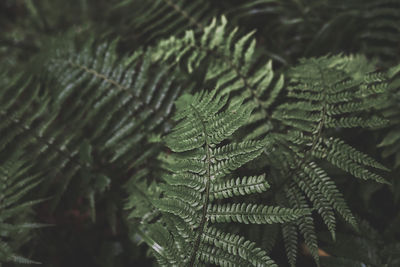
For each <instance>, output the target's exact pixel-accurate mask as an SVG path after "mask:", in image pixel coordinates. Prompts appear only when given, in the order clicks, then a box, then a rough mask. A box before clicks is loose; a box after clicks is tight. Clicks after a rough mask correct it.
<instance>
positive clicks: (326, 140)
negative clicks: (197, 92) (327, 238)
mask: <svg viewBox="0 0 400 267" xmlns="http://www.w3.org/2000/svg"><path fill="white" fill-rule="evenodd" d="M360 66H361V67H360ZM289 77H290V84H289V87H288V98H287V100H286V103H283V104H282V105H280V106H278V107H277V108H276V109H275V111H274V112H273V114H272V119H274V120H277V121H279V123H281V124H283V125H285V130H286V133H285V134H280V133H277V134H273V136H274V138H275V140H276V146H277V147H276V149H275V150H274V151H275V152H273V153H271V155H272V157H271V158H270V161H271V164H273V165H275V166H281V167H282V171H281V174H280V175H279V176H278V177H276V180H277V183H279V184H281V185H282V186H283V187H284V188H286V189H285V192H286V196H287V198H288V199H291V201H290V203H291V205H294V206H293V207H296V208H300V207H303V206H304V207H308V206H309V204H308V202H307V201H306V199H305V198H304V197H305V196H306V197H307V199H308V200H309V201H310V203H311V205H312V207H313V208H315V209H316V211H317V212H318V213H319V214H320V216H321V217H322V219H323V221H324V223H325V225H326V226H327V227H328V229H329V231H330V232H331V234H332V238H333V239H335V231H336V219H335V214H334V212H337V213H338V214H340V215H341V216H342V217H343V218H344V219H345V220H346V221H347V222H349V223H350V224H352V225H353V226H354V227H356V222H355V220H354V217H353V215H352V213H351V212H350V210H349V208H348V207H347V204H346V203H345V201H344V198H343V195H342V194H341V193H340V192H339V190H338V189H337V187H336V185H335V183H334V182H333V180H332V179H331V178H330V177H329V175H328V173H327V172H326V171H325V170H324V169H323V168H321V167H320V166H319V164H318V163H317V162H318V161H322V160H323V161H327V162H329V163H330V164H332V165H334V166H336V167H338V168H340V169H342V170H344V171H346V172H349V173H350V174H352V175H353V176H355V177H357V178H360V179H364V180H368V179H370V180H375V181H377V182H381V183H386V181H385V180H384V179H383V178H382V177H381V176H380V174H379V170H383V171H387V170H388V169H387V168H386V167H385V166H383V165H382V164H380V163H378V162H377V161H375V160H374V159H372V158H371V157H369V156H367V155H366V154H364V153H362V152H360V151H358V150H357V149H355V148H353V147H351V146H350V145H348V144H346V143H345V142H344V141H343V140H340V139H339V138H336V137H335V138H334V137H329V135H327V134H326V133H325V132H326V131H329V129H335V130H336V131H340V130H341V129H343V128H354V127H369V128H376V127H382V126H384V125H385V124H386V123H387V121H386V120H385V119H383V118H381V117H377V116H366V114H368V113H369V112H371V111H372V110H373V109H374V108H376V109H378V108H380V105H381V104H382V103H383V101H384V100H385V95H384V92H385V90H386V88H387V82H386V80H387V79H386V76H385V75H384V74H381V73H375V72H372V70H371V67H370V66H368V64H366V60H365V58H362V57H343V56H334V57H322V58H312V59H308V60H303V61H301V63H300V64H299V65H298V66H296V67H294V68H292V70H291V71H290V72H289ZM282 178H283V181H282ZM290 180H292V181H293V182H291V183H288V181H290ZM293 187H295V188H293ZM303 198H304V199H303ZM302 199H303V200H302ZM300 203H302V204H300ZM312 220H313V219H312V217H309V218H307V219H303V221H299V222H298V226H299V230H300V232H302V233H303V236H304V238H305V241H306V243H307V242H308V243H309V244H307V245H308V247H309V248H310V250H311V254H312V255H313V256H314V258H315V259H316V260H317V258H318V253H317V249H318V247H317V243H316V242H317V241H316V240H317V239H316V235H315V232H314V231H315V230H314V226H313V223H312ZM283 230H284V235H285V236H286V239H287V242H289V243H288V244H287V249H288V256H289V259H290V262H291V264H292V265H294V259H295V257H294V256H293V255H294V251H295V250H294V247H293V245H292V243H293V241H292V238H289V237H288V236H287V234H286V233H287V231H288V227H285V228H283Z"/></svg>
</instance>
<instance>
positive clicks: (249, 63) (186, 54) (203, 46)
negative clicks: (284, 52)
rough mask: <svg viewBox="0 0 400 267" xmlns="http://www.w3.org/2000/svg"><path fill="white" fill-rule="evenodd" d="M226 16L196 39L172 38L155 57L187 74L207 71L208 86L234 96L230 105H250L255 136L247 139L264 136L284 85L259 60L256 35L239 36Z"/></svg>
mask: <svg viewBox="0 0 400 267" xmlns="http://www.w3.org/2000/svg"><path fill="white" fill-rule="evenodd" d="M227 23H228V21H227V20H226V18H225V17H224V16H222V17H221V19H220V20H216V19H214V20H213V21H212V22H211V24H209V25H208V26H207V27H206V28H205V30H204V33H203V34H202V35H201V36H199V37H197V36H195V33H194V32H193V31H187V32H186V34H185V36H184V37H183V38H180V39H178V38H175V37H172V38H170V39H168V40H165V41H162V42H160V44H159V46H158V47H157V49H156V50H155V51H154V54H153V57H154V58H155V59H157V60H164V61H167V62H171V63H178V64H179V65H180V66H181V67H182V68H183V69H185V70H186V71H187V72H189V73H192V72H194V70H199V69H200V70H201V69H203V68H204V69H205V73H204V81H203V83H205V84H215V87H216V89H217V90H218V91H220V92H221V94H234V96H233V97H232V98H233V99H232V100H230V105H232V106H235V105H237V104H240V103H241V101H245V102H251V103H252V104H253V105H254V107H255V109H254V111H253V113H252V114H251V116H252V119H251V120H249V122H251V123H252V127H253V130H252V132H253V133H252V134H251V135H250V136H248V137H247V138H248V139H252V138H257V137H260V136H263V135H265V134H266V133H267V132H268V131H269V130H271V127H272V126H271V125H269V124H266V123H262V122H261V121H262V120H264V122H265V120H267V118H268V116H269V112H270V108H271V106H272V104H274V101H275V100H276V98H277V97H278V95H279V93H280V91H281V89H282V88H283V84H284V77H283V75H275V74H274V71H273V69H272V61H270V60H269V61H267V62H264V61H263V60H262V59H261V58H259V57H258V56H257V53H256V40H255V38H254V36H253V35H254V32H250V33H248V34H246V35H240V34H238V28H235V29H233V30H228V29H227Z"/></svg>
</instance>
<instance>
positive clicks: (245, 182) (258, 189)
mask: <svg viewBox="0 0 400 267" xmlns="http://www.w3.org/2000/svg"><path fill="white" fill-rule="evenodd" d="M269 187H270V186H269V184H268V182H267V181H266V180H265V175H260V176H250V177H243V178H236V179H231V180H227V181H221V182H219V183H214V184H213V185H212V187H211V188H210V194H211V195H210V200H213V199H223V198H230V197H233V196H244V195H249V194H254V193H262V192H265V191H267V189H268V188H269Z"/></svg>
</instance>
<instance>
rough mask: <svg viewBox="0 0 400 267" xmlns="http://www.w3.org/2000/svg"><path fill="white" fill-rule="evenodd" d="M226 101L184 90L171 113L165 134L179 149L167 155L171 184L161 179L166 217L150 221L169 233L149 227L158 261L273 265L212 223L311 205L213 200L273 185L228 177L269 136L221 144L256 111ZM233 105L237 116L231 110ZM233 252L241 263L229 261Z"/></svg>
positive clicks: (288, 215) (252, 219)
mask: <svg viewBox="0 0 400 267" xmlns="http://www.w3.org/2000/svg"><path fill="white" fill-rule="evenodd" d="M226 103H227V97H226V96H224V95H223V94H220V93H217V90H214V91H212V92H211V93H207V92H202V93H198V94H196V95H194V96H190V95H184V96H183V97H182V98H181V99H180V100H178V102H177V113H176V115H175V117H174V118H175V119H176V120H178V121H179V122H178V124H177V125H176V126H175V128H174V129H173V131H172V132H171V133H170V134H169V135H168V136H167V137H166V138H165V142H166V144H167V146H168V147H169V148H170V149H171V150H172V151H173V152H174V154H171V155H170V156H168V158H166V159H165V161H166V163H165V164H166V169H167V170H168V173H167V174H165V182H166V184H160V189H161V190H162V193H161V198H159V199H155V200H153V203H154V205H155V207H156V208H157V209H159V210H160V211H161V213H162V217H161V218H160V220H159V222H157V223H156V225H154V226H153V225H149V226H148V227H149V228H150V227H151V228H150V229H154V228H153V227H157V229H158V231H163V232H164V233H163V236H164V240H163V239H160V237H159V236H158V235H154V234H155V233H154V230H152V231H151V232H150V233H149V235H151V239H152V240H154V242H155V243H153V244H151V243H149V245H150V246H151V247H152V248H153V250H154V253H155V254H157V255H156V258H157V259H158V260H159V263H160V264H161V265H163V264H167V263H169V264H175V265H187V264H188V265H189V266H193V265H194V264H195V263H196V262H197V261H198V260H200V261H203V262H209V263H214V264H217V265H221V266H228V265H229V266H231V265H235V266H236V265H239V266H240V265H241V264H246V265H255V266H258V265H267V266H275V263H274V262H273V261H272V260H271V259H270V258H269V257H268V256H267V254H266V252H263V251H262V250H261V249H259V248H256V247H255V244H254V243H251V242H249V241H245V240H244V238H243V237H240V236H236V235H231V234H228V233H224V232H223V231H220V230H217V228H214V227H213V226H211V224H213V223H223V222H239V223H245V224H266V223H283V222H287V221H292V220H295V219H297V218H299V217H301V216H302V215H304V214H306V213H307V212H308V211H307V210H306V209H297V210H296V209H285V208H280V207H270V206H264V205H257V204H250V203H243V202H241V203H230V202H227V203H220V202H215V200H218V199H231V198H232V197H234V196H235V195H248V194H253V193H262V192H264V191H265V190H267V188H268V184H267V183H266V181H265V176H259V177H253V178H251V177H250V178H246V177H244V178H242V179H240V178H237V179H235V180H226V179H227V178H226V176H227V175H229V174H230V173H231V172H232V171H234V170H236V169H237V168H239V167H240V166H242V165H243V164H245V163H246V162H248V161H250V160H252V159H254V158H256V157H257V156H258V155H260V153H261V152H262V150H263V148H264V146H265V145H267V143H268V139H264V140H263V141H244V142H240V143H231V144H226V145H223V144H221V142H222V141H223V140H226V139H227V138H229V137H230V136H231V134H232V133H233V132H234V131H236V130H237V129H238V128H239V127H240V126H242V125H243V124H244V122H245V120H246V117H247V116H248V114H249V113H251V110H252V108H251V107H250V106H249V105H244V104H243V105H240V106H237V107H236V108H235V109H234V110H233V108H232V107H226V105H227V104H226ZM233 112H234V113H235V116H231V115H232V113H233ZM216 129H218V131H216ZM175 153H176V154H175ZM188 181H193V182H190V183H188ZM162 225H165V226H166V230H164V229H163V228H162ZM145 226H146V225H145ZM161 229H163V230H161ZM190 229H193V230H195V231H194V232H192V231H190ZM229 254H232V256H229ZM230 257H233V258H230ZM236 258H237V260H238V261H237V262H235V261H232V259H236ZM242 266H243V265H242Z"/></svg>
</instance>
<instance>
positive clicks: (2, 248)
mask: <svg viewBox="0 0 400 267" xmlns="http://www.w3.org/2000/svg"><path fill="white" fill-rule="evenodd" d="M23 158H24V157H23V156H21V155H18V154H17V155H15V156H13V157H10V158H8V159H6V160H4V159H3V160H2V161H1V163H0V180H1V191H0V232H1V238H0V263H2V262H3V263H4V262H14V263H24V264H37V263H38V262H35V261H32V260H29V259H27V258H25V257H22V256H20V255H19V253H18V252H17V250H19V249H20V247H21V246H22V245H24V244H26V243H28V242H29V240H30V239H32V237H33V235H32V229H35V228H38V227H43V226H44V225H41V224H39V223H32V222H29V221H30V220H32V209H31V207H32V206H33V205H35V204H37V203H39V202H41V201H42V200H26V195H27V194H28V193H29V192H30V191H31V190H32V189H34V188H35V187H37V186H38V184H39V183H40V179H39V176H40V174H37V175H33V176H29V174H28V173H29V172H28V171H29V166H24V165H23V163H21V162H24V160H23Z"/></svg>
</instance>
